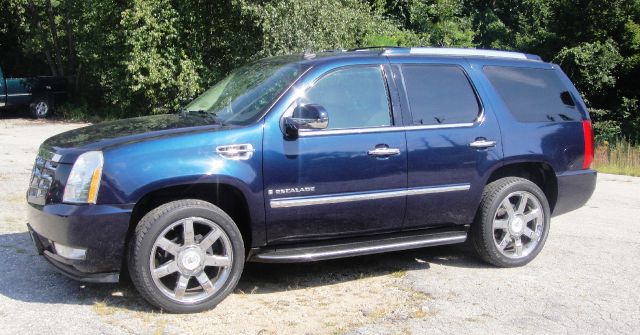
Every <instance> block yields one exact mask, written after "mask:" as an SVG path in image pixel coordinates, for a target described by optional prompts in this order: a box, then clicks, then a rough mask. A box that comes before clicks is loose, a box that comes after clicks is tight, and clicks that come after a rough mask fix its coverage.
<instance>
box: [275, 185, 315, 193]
mask: <svg viewBox="0 0 640 335" xmlns="http://www.w3.org/2000/svg"><path fill="white" fill-rule="evenodd" d="M315 191H316V187H315V186H304V187H291V188H278V189H273V190H267V194H269V195H274V194H276V195H280V194H290V193H306V192H315Z"/></svg>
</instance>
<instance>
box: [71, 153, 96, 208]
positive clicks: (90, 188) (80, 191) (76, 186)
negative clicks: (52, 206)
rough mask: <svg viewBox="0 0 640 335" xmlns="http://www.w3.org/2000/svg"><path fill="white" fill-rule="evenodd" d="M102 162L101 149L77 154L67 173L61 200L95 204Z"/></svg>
mask: <svg viewBox="0 0 640 335" xmlns="http://www.w3.org/2000/svg"><path fill="white" fill-rule="evenodd" d="M103 163H104V159H103V157H102V152H101V151H89V152H85V153H83V154H82V155H80V156H78V159H77V160H76V162H75V163H74V164H73V167H72V168H71V173H69V179H67V185H66V186H65V188H64V195H63V196H62V201H64V202H71V203H91V204H95V203H96V199H97V198H98V188H100V178H101V177H102V164H103Z"/></svg>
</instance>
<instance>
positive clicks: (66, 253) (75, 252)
mask: <svg viewBox="0 0 640 335" xmlns="http://www.w3.org/2000/svg"><path fill="white" fill-rule="evenodd" d="M53 247H54V248H55V249H56V254H58V255H60V256H62V257H64V258H67V259H77V260H84V259H85V258H86V257H87V249H80V248H72V247H70V246H66V245H64V244H60V243H58V242H53Z"/></svg>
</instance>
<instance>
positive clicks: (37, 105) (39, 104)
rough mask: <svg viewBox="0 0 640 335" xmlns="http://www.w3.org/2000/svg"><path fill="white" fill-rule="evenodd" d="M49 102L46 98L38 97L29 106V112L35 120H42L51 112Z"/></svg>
mask: <svg viewBox="0 0 640 335" xmlns="http://www.w3.org/2000/svg"><path fill="white" fill-rule="evenodd" d="M52 107H53V106H52V104H51V100H50V99H49V98H47V97H38V98H36V99H35V100H33V101H32V102H31V103H30V104H29V112H30V113H31V116H32V117H34V118H36V119H44V118H46V117H47V116H48V115H49V114H51V111H52V110H53V108H52Z"/></svg>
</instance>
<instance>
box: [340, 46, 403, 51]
mask: <svg viewBox="0 0 640 335" xmlns="http://www.w3.org/2000/svg"><path fill="white" fill-rule="evenodd" d="M394 48H398V47H396V46H389V45H378V46H369V47H360V48H353V49H349V50H347V51H350V52H353V51H369V50H376V49H383V50H388V49H394Z"/></svg>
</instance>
